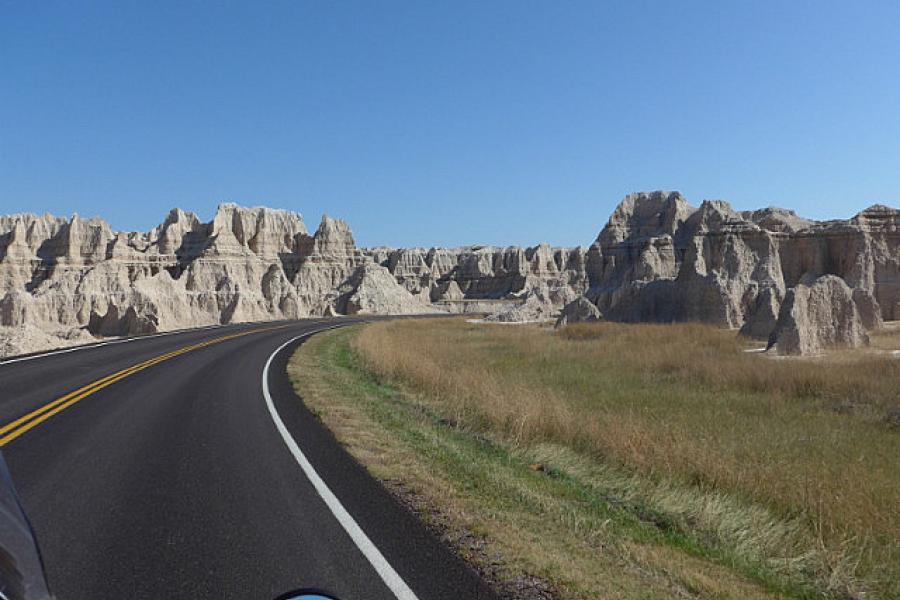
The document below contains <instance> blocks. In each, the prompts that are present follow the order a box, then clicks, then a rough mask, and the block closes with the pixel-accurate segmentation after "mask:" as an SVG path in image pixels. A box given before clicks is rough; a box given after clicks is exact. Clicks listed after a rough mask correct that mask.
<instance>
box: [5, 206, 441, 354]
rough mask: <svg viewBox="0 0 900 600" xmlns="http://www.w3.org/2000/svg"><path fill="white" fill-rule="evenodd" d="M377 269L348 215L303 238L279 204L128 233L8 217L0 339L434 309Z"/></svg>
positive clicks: (177, 217) (60, 339) (90, 223)
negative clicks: (357, 240)
mask: <svg viewBox="0 0 900 600" xmlns="http://www.w3.org/2000/svg"><path fill="white" fill-rule="evenodd" d="M375 266H376V265H374V264H372V260H371V259H370V258H369V257H368V256H366V255H365V254H364V253H362V252H361V251H360V250H358V249H357V248H356V245H355V243H354V241H353V235H352V233H351V232H350V228H349V227H348V226H347V224H346V223H344V222H343V221H338V220H335V219H330V218H328V217H325V218H323V219H322V223H321V225H320V226H319V228H318V230H317V231H316V232H315V233H314V234H313V235H309V233H308V232H307V229H306V226H305V224H304V222H303V219H302V217H301V216H300V215H299V214H297V213H294V212H290V211H283V210H272V209H268V208H243V207H240V206H237V205H234V204H223V205H220V206H219V208H218V210H217V211H216V214H215V216H214V217H213V219H212V221H210V222H208V223H203V222H201V221H200V220H199V219H198V218H197V216H196V215H194V214H193V213H189V212H185V211H182V210H180V209H174V210H172V211H171V212H170V213H169V214H168V215H167V217H166V218H165V219H164V221H163V222H162V223H161V224H160V225H159V226H158V227H155V228H154V229H152V230H151V231H149V232H131V233H124V232H114V231H113V230H112V229H111V228H110V226H109V225H108V224H107V223H106V222H105V221H103V220H102V219H97V218H95V219H82V218H81V217H78V216H74V217H72V218H71V219H63V218H58V217H52V216H49V215H45V216H42V217H40V216H36V215H30V214H22V215H10V216H4V217H0V338H3V339H4V340H11V339H13V338H14V337H15V336H18V335H25V334H23V333H22V332H26V333H27V331H30V332H32V333H33V332H34V331H36V330H38V329H39V330H41V331H42V332H44V333H43V334H42V335H41V336H37V335H34V336H32V337H34V338H35V339H36V340H37V339H40V340H42V341H40V342H36V343H35V344H17V343H12V342H10V343H4V344H2V347H3V348H7V351H8V352H14V351H19V350H21V349H22V348H27V349H28V350H33V349H40V347H41V346H42V345H43V344H49V343H52V344H63V343H65V342H66V341H67V340H69V339H73V340H74V339H78V340H80V341H84V339H85V336H86V338H87V339H90V336H91V334H93V335H131V334H143V333H150V332H154V331H162V330H171V329H178V328H183V327H196V326H200V325H211V324H224V323H235V322H242V321H263V320H276V319H292V318H299V317H305V316H310V315H323V314H326V313H328V314H336V313H342V312H344V311H346V310H352V311H353V312H370V313H378V312H390V313H391V314H405V313H410V312H412V313H422V312H428V311H431V310H434V309H432V308H431V307H430V306H428V305H427V304H426V303H423V302H422V301H421V300H420V299H419V298H417V297H415V296H413V295H412V294H411V293H409V291H407V290H406V289H405V288H403V287H402V286H400V285H399V284H398V283H397V282H396V281H395V280H394V278H393V277H392V276H391V275H390V274H389V273H388V275H387V277H384V275H383V273H381V272H380V271H376V270H374V267H375ZM377 268H378V269H380V270H381V271H384V273H387V271H386V269H384V268H383V267H377ZM26 326H27V328H26ZM15 328H19V329H15ZM26 329H27V331H26ZM28 335H30V334H28ZM35 345H36V346H38V347H35Z"/></svg>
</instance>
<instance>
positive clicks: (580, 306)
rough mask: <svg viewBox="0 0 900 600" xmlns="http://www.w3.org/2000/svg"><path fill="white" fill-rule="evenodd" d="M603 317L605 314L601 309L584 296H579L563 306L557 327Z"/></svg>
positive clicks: (557, 320) (597, 319)
mask: <svg viewBox="0 0 900 600" xmlns="http://www.w3.org/2000/svg"><path fill="white" fill-rule="evenodd" d="M602 319H603V315H602V314H601V313H600V309H598V308H597V307H596V305H594V303H593V302H591V301H590V300H588V299H587V298H585V297H584V296H579V297H578V298H576V299H575V300H573V301H572V302H570V303H568V304H566V305H565V307H563V309H562V312H560V314H559V318H557V319H556V325H555V327H556V328H557V329H559V328H560V327H565V326H566V325H569V324H571V323H589V322H592V321H600V320H602Z"/></svg>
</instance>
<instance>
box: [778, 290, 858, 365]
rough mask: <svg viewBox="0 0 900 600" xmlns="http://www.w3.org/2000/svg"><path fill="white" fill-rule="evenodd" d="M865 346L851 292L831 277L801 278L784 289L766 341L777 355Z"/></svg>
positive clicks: (802, 353) (805, 353)
mask: <svg viewBox="0 0 900 600" xmlns="http://www.w3.org/2000/svg"><path fill="white" fill-rule="evenodd" d="M868 344H869V337H868V335H866V331H865V327H863V324H862V318H861V317H860V314H859V310H858V309H857V306H856V303H855V302H854V300H853V292H852V291H851V289H850V288H849V287H848V286H847V283H846V282H845V281H844V280H843V279H841V278H840V277H837V276H835V275H823V276H822V277H819V278H813V277H811V276H807V277H805V278H804V279H803V280H802V281H801V282H800V283H799V284H797V285H796V286H795V287H793V288H791V289H789V290H788V292H787V295H786V296H785V299H784V303H783V304H782V306H781V312H780V313H779V315H778V323H777V325H776V327H775V330H774V331H773V332H772V335H771V337H770V339H769V347H772V346H773V345H774V346H775V348H776V349H777V352H778V354H780V355H811V354H819V353H821V352H822V351H824V350H826V349H829V348H858V347H860V346H866V345H868Z"/></svg>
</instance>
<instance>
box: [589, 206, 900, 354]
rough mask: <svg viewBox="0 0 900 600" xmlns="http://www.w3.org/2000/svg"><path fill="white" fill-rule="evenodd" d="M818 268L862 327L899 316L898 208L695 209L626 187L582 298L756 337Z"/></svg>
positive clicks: (616, 316)
mask: <svg viewBox="0 0 900 600" xmlns="http://www.w3.org/2000/svg"><path fill="white" fill-rule="evenodd" d="M823 275H834V276H836V277H839V278H841V279H842V280H843V281H844V282H845V283H846V284H847V285H848V286H849V288H850V289H851V290H852V295H853V297H854V298H856V299H857V301H856V303H855V304H856V306H857V310H858V311H860V312H861V315H860V316H861V318H863V321H864V322H865V324H866V325H867V326H868V327H877V326H879V325H880V323H881V320H882V319H900V211H898V210H896V209H892V208H888V207H885V206H878V205H876V206H873V207H871V208H869V209H866V210H864V211H863V212H861V213H860V214H858V215H856V216H855V217H853V218H852V219H850V220H847V221H829V222H821V223H820V222H813V221H808V220H806V219H802V218H800V217H798V216H797V215H795V214H794V213H793V212H791V211H788V210H784V209H778V208H769V209H764V210H758V211H753V212H736V211H734V210H733V209H732V208H731V206H730V205H729V204H728V203H726V202H722V201H706V202H703V204H701V205H700V207H699V208H694V207H692V206H690V205H689V204H688V203H687V202H686V201H685V200H684V198H683V197H682V196H681V195H680V194H679V193H677V192H653V193H641V194H633V195H630V196H628V197H626V198H625V200H624V201H623V202H622V203H621V204H620V205H619V206H618V208H617V209H616V210H615V212H614V213H613V215H612V217H611V218H610V220H609V223H608V224H607V226H606V227H605V228H604V229H603V231H602V232H601V233H600V235H599V236H598V238H597V240H596V241H595V242H594V244H593V245H592V246H591V247H590V249H589V250H588V254H587V277H588V281H589V289H588V292H587V296H588V297H589V298H590V299H591V300H592V301H593V302H594V303H595V304H596V305H597V307H598V308H599V309H600V311H601V312H602V313H603V315H604V317H605V318H607V319H611V320H618V321H702V322H707V323H712V324H715V325H718V326H722V327H731V328H740V330H741V332H742V333H743V334H745V335H747V336H750V337H754V338H759V339H767V338H768V337H769V335H770V334H771V333H772V331H773V330H774V329H775V325H776V322H777V321H778V316H779V312H780V310H781V306H782V303H783V302H785V298H786V296H787V294H788V291H789V290H790V289H791V288H794V287H795V286H797V285H798V284H800V283H801V281H804V280H808V279H809V278H813V279H815V278H817V277H820V276H823ZM816 314H818V313H816ZM823 318H824V317H823ZM835 343H840V342H839V341H835ZM846 343H848V344H853V343H855V341H854V340H852V339H847V340H846Z"/></svg>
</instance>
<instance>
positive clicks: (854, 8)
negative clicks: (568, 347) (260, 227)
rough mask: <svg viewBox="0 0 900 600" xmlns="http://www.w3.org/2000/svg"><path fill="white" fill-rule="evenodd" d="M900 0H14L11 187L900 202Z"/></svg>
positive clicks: (504, 212) (6, 152)
mask: <svg viewBox="0 0 900 600" xmlns="http://www.w3.org/2000/svg"><path fill="white" fill-rule="evenodd" d="M898 31H900V2H896V1H886V2H865V1H851V0H847V1H846V2H827V1H817V2H802V1H794V0H784V1H773V2H763V1H746V2H739V1H731V0H728V1H721V0H719V1H713V0H710V1H709V2H691V1H674V0H672V1H665V2H664V1H659V2H643V1H633V0H630V1H624V0H623V1H621V2H603V1H600V0H595V1H590V2H567V1H556V0H553V1H551V0H547V1H545V2H531V1H523V0H513V1H509V2H500V1H493V0H490V1H476V2H468V1H461V0H452V1H450V0H448V1H446V2H441V3H438V2H431V1H426V2H419V1H415V2H414V1H412V0H410V1H409V2H391V1H385V0H379V1H377V2H372V1H361V2H349V1H324V0H323V1H319V2H314V1H299V0H298V1H290V2H249V1H248V2H243V3H238V2H218V1H216V2H213V1H210V2H188V1H179V2H171V3H167V2H155V1H154V2H145V1H141V2H128V1H116V2H43V1H42V2H32V1H28V0H22V1H21V2H9V1H7V0H0V78H2V84H0V213H8V212H19V211H33V212H44V211H50V212H53V213H56V214H64V215H68V214H71V213H72V212H76V211H77V212H78V213H79V214H81V215H84V216H93V215H95V214H100V215H102V216H104V217H106V218H107V219H108V220H109V221H110V222H111V224H112V225H113V227H115V228H118V229H149V228H151V227H152V226H154V225H155V224H156V223H158V222H159V221H160V220H161V219H162V218H163V217H164V215H165V213H166V212H167V210H168V209H169V208H171V207H173V206H180V207H183V208H186V209H190V210H194V211H196V212H198V213H199V214H200V216H201V217H203V218H204V219H208V218H209V217H211V215H212V213H213V210H214V207H215V205H216V204H217V203H219V202H221V201H235V202H239V203H242V204H247V205H258V204H262V205H267V206H273V207H282V208H289V209H293V210H297V211H300V212H302V213H303V215H304V217H305V218H306V221H307V224H308V226H310V228H311V229H314V228H315V226H316V225H317V222H318V219H319V217H320V215H321V213H322V212H327V213H328V214H331V215H333V216H338V217H342V218H345V219H347V220H349V221H350V224H351V227H352V228H353V230H354V232H355V234H356V237H357V240H358V241H359V242H360V243H361V244H364V245H376V244H390V245H426V246H427V245H458V244H466V243H476V242H484V243H495V244H512V243H516V244H532V243H537V242H539V241H542V240H543V241H548V242H550V243H554V244H564V245H575V244H589V243H590V242H591V241H592V240H593V239H594V237H595V236H596V234H597V232H598V231H599V230H600V228H601V227H602V225H603V224H604V223H605V222H606V219H607V218H608V216H609V213H610V212H611V210H612V209H613V208H614V206H615V205H616V203H617V202H618V201H619V200H620V198H621V197H622V196H623V195H624V194H626V193H628V192H631V191H637V190H652V189H677V190H681V191H682V192H683V193H685V194H686V195H687V196H688V198H689V199H690V200H691V201H692V202H693V203H694V204H699V202H700V201H701V200H703V199H704V198H722V199H727V200H730V201H731V202H732V203H733V204H734V205H735V207H736V208H739V209H746V208H755V207H760V206H768V205H781V206H787V207H790V208H795V209H796V210H797V211H798V212H800V213H802V214H805V215H808V216H811V217H816V218H835V217H847V216H850V215H852V214H854V213H856V212H857V211H858V210H860V209H861V208H864V207H865V206H868V205H870V204H873V203H875V202H882V203H886V204H890V205H893V206H898V205H900V33H898Z"/></svg>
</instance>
